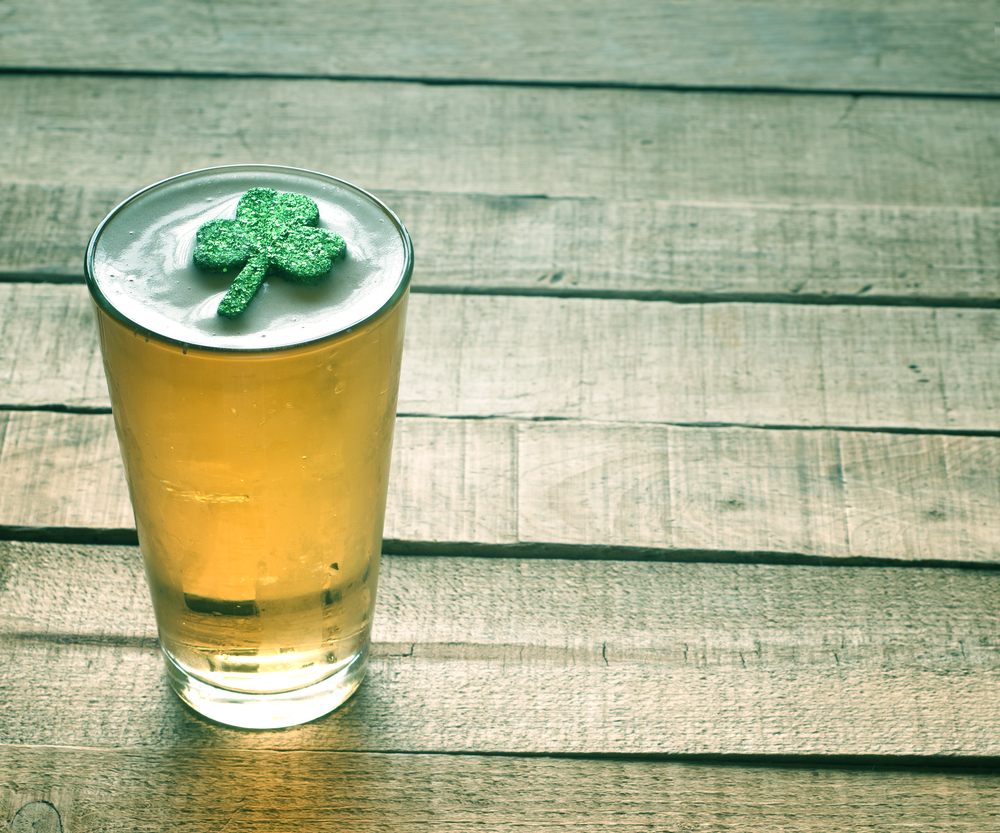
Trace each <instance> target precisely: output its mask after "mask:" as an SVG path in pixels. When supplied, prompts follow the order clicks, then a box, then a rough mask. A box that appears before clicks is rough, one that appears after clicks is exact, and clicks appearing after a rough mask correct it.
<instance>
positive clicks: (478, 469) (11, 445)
mask: <svg viewBox="0 0 1000 833" xmlns="http://www.w3.org/2000/svg"><path fill="white" fill-rule="evenodd" d="M4 427H5V428H6V439H4V440H3V441H2V444H0V481H2V482H3V483H4V489H3V491H2V492H0V526H3V527H7V528H8V529H10V528H14V529H20V530H21V531H22V532H24V531H27V530H32V529H35V530H53V529H60V528H61V529H66V528H69V529H75V530H85V529H92V530H102V531H108V530H133V529H134V524H133V520H132V513H131V508H130V506H129V502H128V493H127V490H126V486H125V481H124V476H123V473H122V469H121V462H120V459H119V453H118V445H117V440H116V438H115V434H114V427H113V424H112V419H111V416H110V415H103V414H102V415H74V414H57V413H46V412H34V413H32V412H27V413H23V412H14V413H6V414H0V434H2V433H3V428H4ZM392 471H393V473H392V479H391V480H390V486H389V501H388V510H387V515H386V526H385V537H386V548H387V549H388V550H389V551H390V552H398V551H400V550H407V549H410V550H412V549H413V548H414V546H415V545H425V546H426V545H430V544H451V545H455V544H468V545H477V546H478V547H480V548H483V547H486V548H487V549H481V550H480V551H482V552H504V551H505V550H504V549H503V548H509V549H508V550H507V551H508V552H516V551H517V547H520V548H521V550H522V551H524V550H527V551H530V552H532V553H534V554H537V555H544V554H565V552H566V549H565V548H566V547H574V548H575V549H576V551H577V552H578V553H579V554H580V555H581V556H584V555H595V554H600V553H601V552H602V551H607V550H608V548H610V549H611V551H612V552H614V553H615V555H616V557H634V558H669V559H687V558H691V559H709V560H712V559H733V558H739V557H743V558H746V557H750V556H751V555H752V556H753V557H755V558H765V557H766V558H768V559H770V560H775V559H794V560H802V559H813V558H815V559H843V560H853V561H857V562H864V561H872V560H874V561H899V562H914V561H924V562H937V563H955V564H997V563H1000V479H998V478H997V476H996V472H997V471H1000V439H998V438H995V437H965V436H940V435H937V436H933V435H906V434H903V435H900V434H877V433H869V432H844V431H794V430H789V431H773V430H771V431H762V430H751V429H744V428H683V427H675V426H648V425H647V426H635V425H623V424H617V425H606V424H587V423H573V422H563V421H561V422H557V423H534V422H514V421H508V420H454V419H427V418H416V417H401V418H400V419H399V420H398V421H397V427H396V441H395V445H394V455H393V470H392ZM497 547H500V548H501V549H496V548H497Z"/></svg>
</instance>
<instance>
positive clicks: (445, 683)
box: [0, 543, 1000, 761]
mask: <svg viewBox="0 0 1000 833" xmlns="http://www.w3.org/2000/svg"><path fill="white" fill-rule="evenodd" d="M0 554H2V555H0V633H2V634H3V643H4V645H3V651H2V652H0V679H3V680H4V681H5V688H6V690H7V692H8V693H9V696H8V697H7V698H5V700H4V701H3V702H0V740H2V742H4V743H7V744H15V745H37V744H55V745H60V746H82V747H110V746H114V747H122V746H124V747H145V746H156V747H158V748H159V749H161V750H162V749H167V748H175V747H176V748H183V749H192V748H207V747H211V748H214V749H231V750H240V749H244V750H250V749H275V750H278V749H324V750H328V751H422V752H428V751H438V752H459V751H464V752H505V753H506V752H517V753H546V754H548V753H552V754H586V755H592V754H636V755H638V754H669V755H710V756H716V755H722V756H728V755H750V756H789V757H792V758H794V757H796V756H807V757H813V756H820V757H825V756H829V757H832V758H838V759H841V760H843V759H845V758H849V757H857V756H860V757H862V758H867V757H873V758H877V757H880V756H900V757H903V758H909V757H911V756H912V757H915V758H924V759H927V760H929V759H931V758H935V759H955V758H961V759H981V760H984V761H985V760H988V759H995V758H996V757H997V756H998V755H1000V732H998V730H997V725H998V720H1000V704H998V702H997V700H996V696H995V693H996V686H997V685H998V684H1000V639H998V636H997V633H998V626H1000V618H998V617H1000V614H998V611H1000V574H998V573H997V572H996V571H978V570H943V569H937V570H913V569H898V568H896V569H889V568H851V567H801V566H798V567H793V566H782V565H760V564H743V565H733V564H648V563H639V562H582V561H562V560H556V561H544V560H542V561H539V560H506V559H476V558H469V559H465V558H438V557H427V558H423V557H421V558H418V557H387V558H386V559H385V560H384V568H383V572H382V575H381V577H380V583H379V602H378V609H377V612H376V619H375V621H376V632H375V640H376V642H377V646H376V650H375V656H374V659H373V664H372V668H371V670H370V673H369V677H368V678H367V680H366V682H365V684H364V685H363V686H362V688H361V689H360V690H359V693H358V694H357V695H356V696H355V697H354V698H352V700H351V701H350V702H349V703H348V704H347V705H346V707H345V708H343V709H341V710H339V711H338V712H336V713H335V714H333V715H331V716H329V717H327V718H325V719H323V720H320V721H317V722H315V723H313V724H310V725H308V726H301V727H298V728H296V729H290V730H287V731H282V732H275V733H267V734H259V733H246V732H240V731H237V730H231V729H225V728H221V727H216V726H211V725H209V724H208V723H206V722H204V721H203V720H201V719H200V718H198V717H196V716H195V715H194V714H193V713H191V712H190V711H187V710H186V709H185V708H184V707H182V705H181V704H180V701H179V700H177V698H176V697H175V696H174V695H173V694H172V692H171V691H170V690H169V689H168V687H167V684H166V681H165V679H164V676H163V670H162V660H161V659H160V657H159V656H158V651H157V648H156V645H155V641H154V638H153V637H154V634H155V630H154V625H153V620H152V615H151V612H150V611H149V609H148V602H147V601H146V599H145V588H144V586H143V579H142V566H141V563H140V559H139V556H138V551H137V549H136V548H131V547H82V546H55V545H37V544H17V543H5V544H3V545H0ZM123 668H128V672H127V673H125V674H123V670H122V669H123ZM56 669H57V670H58V672H57V673H56V672H55V670H56ZM29 713H30V714H31V715H32V719H31V720H30V721H25V720H24V719H23V718H24V715H25V714H29Z"/></svg>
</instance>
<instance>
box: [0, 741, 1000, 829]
mask: <svg viewBox="0 0 1000 833" xmlns="http://www.w3.org/2000/svg"><path fill="white" fill-rule="evenodd" d="M0 770H2V771H5V772H7V773H8V778H7V782H6V783H5V784H3V785H0V824H3V823H5V822H6V823H8V824H11V822H12V820H13V819H17V818H18V813H26V811H27V812H34V813H35V814H38V815H42V814H45V815H47V816H48V817H49V818H51V817H52V816H53V815H58V818H59V820H60V822H61V828H60V827H55V828H54V829H55V830H60V829H62V830H66V831H73V833H89V831H94V833H97V831H100V833H105V831H113V830H123V829H126V828H127V829H128V830H132V831H150V833H153V832H154V831H155V833H159V832H160V831H163V830H165V829H170V830H172V831H178V833H183V832H185V831H191V833H202V831H205V830H225V829H227V826H228V829H230V830H245V831H276V830H293V829H308V830H315V831H331V833H334V832H335V831H357V830H365V831H385V832H386V833H390V831H399V830H435V831H459V830H470V829H475V830H482V831H505V833H506V831H537V830H586V831H593V830H596V829H601V830H615V831H622V833H628V831H640V830H643V831H648V830H652V829H656V830H684V831H709V830H711V831H729V830H732V831H745V832H746V833H776V831H797V833H828V832H829V831H830V830H851V831H852V832H853V833H897V832H898V833H903V832H904V831H912V830H914V829H918V830H920V831H922V832H923V833H982V831H984V830H989V829H991V828H992V827H993V826H994V824H995V821H996V801H997V797H998V796H997V793H998V780H997V776H996V775H995V774H991V773H987V772H944V771H935V770H905V769H895V770H891V769H890V770H887V769H885V768H882V767H877V768H867V769H864V770H862V769H846V768H833V767H824V766H816V767H811V768H808V769H794V768H763V767H755V766H732V765H730V766H707V765H704V764H692V763H672V762H660V761H616V760H559V759H548V758H494V757H480V756H470V755H462V756H442V755H412V754H395V755H386V754H367V755H358V754H347V753H337V752H324V751H314V752H269V751H264V750H260V751H253V752H249V753H233V752H225V751H212V752H204V751H198V750H184V751H171V750H164V751H150V750H114V751H110V750H94V749H65V748H58V747H56V748H52V747H43V748H26V747H2V746H0ZM875 799H877V800H875ZM29 829H31V828H29ZM12 830H13V831H14V833H20V828H18V827H17V826H16V824H13V825H12ZM35 830H38V831H39V833H49V830H50V828H45V827H38V828H35Z"/></svg>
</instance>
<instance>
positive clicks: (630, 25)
mask: <svg viewBox="0 0 1000 833" xmlns="http://www.w3.org/2000/svg"><path fill="white" fill-rule="evenodd" d="M994 11H995V9H993V7H992V6H991V5H990V4H989V3H985V2H972V3H970V2H964V3H955V2H951V3H943V4H931V3H928V2H925V1H923V0H910V2H896V3H893V4H892V6H891V8H886V9H878V10H873V9H872V7H871V6H870V5H867V4H865V3H863V2H857V0H855V2H839V3H829V2H828V3H825V4H815V3H814V4H810V5H809V6H805V7H803V6H801V5H799V4H796V3H792V2H788V1H787V0H784V1H782V0H771V2H761V1H760V0H758V2H754V3H735V2H728V3H720V2H716V3H690V2H655V3H639V4H632V5H630V6H627V7H626V6H609V5H608V4H605V3H600V2H597V1H596V0H588V1H587V2H577V3H573V4H563V3H547V4H538V3H531V2H529V0H518V2H508V3H498V2H479V3H463V4H461V5H456V4H454V3H448V2H428V3H422V4H420V6H418V7H415V6H414V5H413V4H409V3H403V2H400V0H379V2H376V3H361V2H347V3H338V5H337V9H336V14H331V12H330V9H329V7H328V6H327V5H325V4H323V3H322V2H320V1H319V0H303V2H299V3H297V4H296V5H295V6H293V7H288V8H286V7H275V6H273V5H269V4H267V3H265V2H260V0H257V2H246V3H241V4H240V6H239V8H238V9H237V8H236V7H230V6H227V5H225V4H223V5H221V6H218V7H212V8H210V9H209V8H205V7H204V6H203V5H201V4H198V3H195V2H191V0H171V1H170V2H165V3H162V4H157V5H156V6H145V5H139V6H136V5H135V4H134V3H130V2H128V0H105V2H102V3H100V4H98V5H96V6H89V7H87V8H86V9H83V8H80V9H78V8H76V7H69V8H66V7H65V6H63V5H61V4H59V3H57V2H55V0H46V1H45V2H39V3H27V2H15V3H10V4H8V8H7V9H6V10H5V15H4V19H3V21H2V24H0V37H2V38H3V44H4V50H3V61H2V65H3V66H6V67H56V68H63V67H74V68H78V69H83V68H85V69H114V70H143V71H160V72H172V71H179V70H180V71H186V72H221V73H237V74H239V73H250V74H260V73H265V74H267V73H275V74H291V75H302V74H305V75H334V76H336V75H348V76H359V75H372V76H380V77H386V76H389V77H400V76H406V77H413V78H433V79H483V80H491V81H492V80H498V79H499V80H513V81H561V82H605V83H625V84H652V85H657V84H659V85H678V86H684V85H692V86H696V87H706V86H709V87H710V86H723V87H785V88H789V87H791V88H799V89H839V90H906V91H914V92H953V93H994V94H996V93H998V92H1000V85H998V83H997V74H998V69H1000V66H998V62H997V56H996V51H995V48H994V43H993V37H994V35H993V28H992V24H993V13H994ZM125 21H127V25H126V24H125ZM928 56H931V59H930V60H928Z"/></svg>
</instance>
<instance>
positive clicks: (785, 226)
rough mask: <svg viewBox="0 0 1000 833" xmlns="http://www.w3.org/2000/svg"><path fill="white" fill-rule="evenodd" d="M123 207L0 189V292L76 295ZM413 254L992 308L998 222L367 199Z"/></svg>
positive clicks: (459, 283) (461, 269) (981, 216)
mask: <svg viewBox="0 0 1000 833" xmlns="http://www.w3.org/2000/svg"><path fill="white" fill-rule="evenodd" d="M126 196H128V194H127V193H125V192H123V191H121V190H120V189H114V188H104V187H100V186H95V187H84V186H69V185H7V186H2V187H0V277H3V276H7V277H18V276H23V277H28V276H41V277H45V278H47V279H55V280H81V279H82V262H83V258H82V255H81V252H83V250H84V248H85V247H86V244H87V240H88V239H89V237H90V235H91V233H92V232H93V230H94V229H95V228H96V227H97V225H98V223H99V222H100V221H101V220H102V219H104V216H105V215H106V214H107V213H108V212H109V211H110V210H111V209H112V208H113V207H114V206H115V205H116V204H117V203H118V202H119V201H120V200H121V199H123V198H124V197H126ZM379 196H380V197H381V198H382V199H383V200H385V201H386V202H387V203H388V204H389V206H390V207H391V208H393V209H394V210H395V211H396V213H397V214H399V216H401V217H405V218H406V224H407V227H408V228H409V230H410V233H411V235H412V236H413V238H414V240H416V241H417V243H418V249H419V253H418V254H419V256H418V262H417V270H416V272H415V274H414V278H413V285H414V287H416V288H418V289H426V290H435V291H440V290H452V291H456V290H457V291H474V292H490V291H492V292H517V293H528V294H530V293H538V294H542V293H544V294H548V295H560V294H565V295H573V294H592V295H593V294H596V295H599V294H606V295H615V296H620V297H628V296H632V297H643V298H655V297H662V298H675V299H678V298H680V299H683V298H685V297H687V298H690V299H701V298H725V297H727V296H728V297H736V298H752V299H757V300H769V299H774V298H785V299H792V298H794V299H797V300H800V301H802V302H806V301H809V300H818V301H829V300H831V299H839V300H844V301H848V302H850V301H859V302H862V303H864V302H867V303H872V302H878V301H881V302H901V301H904V300H916V301H923V302H925V303H926V302H932V301H946V302H949V303H974V302H977V301H978V302H983V303H994V304H995V303H996V302H997V301H1000V283H998V282H997V280H996V276H997V274H998V273H1000V210H997V209H992V208H985V209H984V208H979V209H976V208H945V207H937V206H931V207H924V208H920V207H909V208H900V207H892V206H885V207H878V206H875V207H869V206H795V205H751V204H746V205H736V204H731V205H728V204H717V205H709V204H681V203H672V202H667V201H664V200H653V199H642V200H630V201H621V200H602V199H580V198H565V199H558V200H551V199H545V198H540V197H498V196H481V195H476V194H434V193H405V192H398V191H387V192H381V193H380V194H379Z"/></svg>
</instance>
